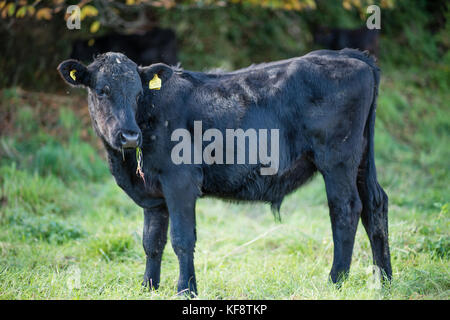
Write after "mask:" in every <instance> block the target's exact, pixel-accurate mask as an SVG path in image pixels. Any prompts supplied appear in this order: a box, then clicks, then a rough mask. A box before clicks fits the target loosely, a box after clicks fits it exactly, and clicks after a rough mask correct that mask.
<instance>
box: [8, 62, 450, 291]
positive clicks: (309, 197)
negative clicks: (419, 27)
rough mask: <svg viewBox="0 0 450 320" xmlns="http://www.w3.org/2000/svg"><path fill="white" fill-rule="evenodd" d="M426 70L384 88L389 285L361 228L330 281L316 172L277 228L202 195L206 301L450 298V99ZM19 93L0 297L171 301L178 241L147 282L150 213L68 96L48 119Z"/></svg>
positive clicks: (12, 106)
mask: <svg viewBox="0 0 450 320" xmlns="http://www.w3.org/2000/svg"><path fill="white" fill-rule="evenodd" d="M426 75H427V73H426V72H425V71H423V70H422V73H421V74H420V77H419V76H417V75H416V73H415V72H414V70H411V71H408V70H402V71H401V72H396V73H394V72H387V73H386V74H384V75H383V82H382V86H381V92H380V99H379V107H378V111H377V124H376V156H377V159H376V160H377V167H378V176H379V180H380V183H381V184H382V186H383V187H384V188H385V190H386V192H387V194H388V195H389V199H390V202H389V223H390V230H389V231H390V244H391V254H392V268H393V281H392V283H391V285H390V286H389V287H384V288H381V287H380V286H379V283H378V282H376V281H374V279H373V276H372V271H371V270H372V269H371V265H372V257H371V251H370V245H369V241H368V239H367V236H366V234H365V232H364V230H363V228H362V226H360V227H359V229H358V232H357V239H356V242H355V248H354V254H353V261H352V268H351V274H350V277H349V279H348V281H346V282H345V283H344V284H343V286H342V288H341V289H340V290H338V289H337V288H336V287H335V286H333V285H331V284H330V283H329V282H328V281H327V277H328V273H329V270H330V267H331V262H332V253H333V244H332V237H331V226H330V222H329V216H328V207H327V203H326V196H325V192H324V184H323V180H322V178H321V177H320V176H317V177H316V178H315V179H314V180H313V181H312V182H311V183H310V184H308V185H307V186H305V187H303V188H301V189H299V190H298V191H297V192H295V193H293V194H292V195H290V196H288V197H287V198H286V199H285V201H284V203H283V206H282V209H281V212H282V221H281V223H279V222H275V221H274V219H273V217H272V214H271V212H270V209H269V207H268V206H266V205H262V204H230V203H227V202H223V201H220V200H213V199H201V200H199V201H198V205H197V232H198V234H197V236H198V241H197V246H196V254H195V264H196V274H197V281H198V288H199V298H201V299H448V298H449V296H450V268H449V267H450V264H449V247H450V212H449V211H450V206H449V194H450V192H449V191H450V190H449V162H448V159H449V158H450V154H449V148H448V146H449V145H450V144H449V143H450V141H449V133H450V117H449V109H448V105H447V103H448V101H450V94H449V93H448V92H449V90H448V87H444V88H442V81H440V82H439V83H435V82H433V79H432V78H431V77H426ZM23 95H24V93H23V92H22V91H20V90H17V89H9V90H3V92H2V93H1V108H2V109H3V110H4V109H8V110H9V111H8V112H10V114H11V117H10V118H11V123H12V126H10V128H12V129H10V131H9V132H7V134H5V135H3V136H1V137H0V298H1V299H171V298H175V296H174V295H175V293H176V283H177V276H178V263H177V260H176V256H175V254H174V252H173V250H172V248H171V246H170V242H169V244H168V245H167V247H166V250H165V252H164V256H163V262H162V275H161V287H160V289H159V290H158V291H151V292H150V291H147V290H144V289H143V288H141V285H140V283H141V279H142V276H143V272H144V268H145V255H144V251H143V249H142V245H141V237H142V224H143V214H142V210H141V209H139V208H138V207H137V206H136V205H135V204H134V203H133V202H132V201H131V200H130V199H129V198H127V196H126V195H125V194H124V193H123V192H122V191H121V190H120V189H119V187H118V186H116V184H115V182H114V180H113V178H112V177H111V176H110V174H109V172H108V169H107V167H106V162H105V161H104V160H103V159H102V152H101V151H99V150H98V149H97V148H96V141H97V139H96V138H95V137H94V136H93V134H92V131H91V130H90V129H89V130H87V129H86V128H87V127H88V125H87V124H86V123H85V121H84V120H83V121H81V120H80V119H84V118H85V116H83V115H80V114H78V111H75V112H74V111H73V110H74V109H72V108H70V106H71V105H72V104H74V102H73V101H72V98H67V99H66V100H64V101H63V102H61V103H60V105H59V106H58V109H57V111H56V112H54V111H52V112H49V113H45V112H44V111H45V108H44V107H45V105H41V104H40V103H39V102H37V104H32V103H28V102H27V101H29V100H27V99H25V98H23ZM78 108H79V107H78ZM83 123H84V124H83ZM86 130H87V132H85V131H86Z"/></svg>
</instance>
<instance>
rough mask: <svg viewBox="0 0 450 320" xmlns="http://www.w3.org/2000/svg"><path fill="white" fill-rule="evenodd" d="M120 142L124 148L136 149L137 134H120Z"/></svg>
mask: <svg viewBox="0 0 450 320" xmlns="http://www.w3.org/2000/svg"><path fill="white" fill-rule="evenodd" d="M120 141H121V143H122V146H123V147H124V148H136V147H137V146H138V141H139V134H138V133H131V134H130V133H125V132H122V133H121V134H120Z"/></svg>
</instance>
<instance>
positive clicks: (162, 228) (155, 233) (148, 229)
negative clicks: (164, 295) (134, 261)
mask: <svg viewBox="0 0 450 320" xmlns="http://www.w3.org/2000/svg"><path fill="white" fill-rule="evenodd" d="M168 225H169V213H168V211H167V207H166V206H165V205H161V206H158V207H154V208H148V209H144V231H143V236H142V244H143V245H144V251H145V254H146V255H147V262H146V266H145V274H144V282H143V283H142V285H144V286H149V287H150V289H152V288H153V289H158V287H159V279H160V272H161V259H162V254H163V251H164V247H165V245H166V242H167V229H168Z"/></svg>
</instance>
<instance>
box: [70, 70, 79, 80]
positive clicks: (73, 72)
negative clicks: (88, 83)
mask: <svg viewBox="0 0 450 320" xmlns="http://www.w3.org/2000/svg"><path fill="white" fill-rule="evenodd" d="M75 72H77V70H75V69H73V70H71V71H70V73H69V74H70V77H71V78H72V79H73V81H75V80H77V77H75Z"/></svg>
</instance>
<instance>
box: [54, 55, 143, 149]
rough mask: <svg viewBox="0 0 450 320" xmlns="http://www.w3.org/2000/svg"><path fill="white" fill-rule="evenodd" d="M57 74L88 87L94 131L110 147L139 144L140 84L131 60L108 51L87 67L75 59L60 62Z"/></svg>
mask: <svg viewBox="0 0 450 320" xmlns="http://www.w3.org/2000/svg"><path fill="white" fill-rule="evenodd" d="M58 71H59V73H60V75H61V76H62V78H63V79H64V80H65V81H66V82H67V83H68V84H70V85H72V86H83V87H86V88H87V90H88V101H89V113H90V115H91V119H92V122H93V126H94V129H95V131H96V132H97V134H98V135H99V136H100V137H101V138H102V139H103V140H104V141H105V142H106V143H107V144H108V145H109V146H110V147H112V148H113V149H116V150H118V151H120V150H122V149H123V148H136V147H139V146H140V145H141V144H142V133H141V130H140V129H139V127H138V125H137V123H136V118H135V117H136V112H137V107H138V100H139V98H140V96H141V95H142V84H141V78H140V76H139V73H138V67H137V65H136V64H135V63H134V62H133V61H131V60H130V59H128V58H127V57H126V56H125V55H123V54H120V53H113V52H108V53H105V54H102V55H100V56H98V57H96V58H95V60H94V61H93V62H92V63H91V64H89V65H88V66H85V65H83V64H82V63H81V62H79V61H76V60H66V61H63V62H62V63H61V64H60V65H59V66H58Z"/></svg>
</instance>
